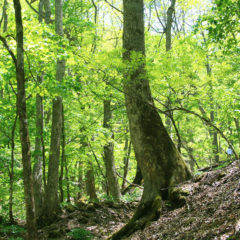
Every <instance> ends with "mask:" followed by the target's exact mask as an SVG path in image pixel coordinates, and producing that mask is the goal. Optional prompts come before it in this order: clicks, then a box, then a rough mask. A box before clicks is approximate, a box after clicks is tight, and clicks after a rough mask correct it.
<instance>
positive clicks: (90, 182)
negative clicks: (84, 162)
mask: <svg viewBox="0 0 240 240" xmlns="http://www.w3.org/2000/svg"><path fill="white" fill-rule="evenodd" d="M86 190H87V195H88V196H89V198H90V200H96V199H97V194H96V188H95V178H94V171H93V166H92V163H91V162H90V161H89V162H88V166H87V172H86Z"/></svg>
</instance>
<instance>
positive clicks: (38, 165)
mask: <svg viewBox="0 0 240 240" xmlns="http://www.w3.org/2000/svg"><path fill="white" fill-rule="evenodd" d="M42 78H43V75H42V76H38V82H39V83H41V82H42ZM42 138H43V103H42V97H41V96H40V94H37V96H36V136H35V154H34V161H35V162H34V167H33V193H34V201H35V202H34V203H35V216H36V221H37V223H38V222H39V221H40V219H39V218H40V216H41V215H42V204H43V191H42V164H43V163H42V162H43V148H42Z"/></svg>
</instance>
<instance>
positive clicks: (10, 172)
mask: <svg viewBox="0 0 240 240" xmlns="http://www.w3.org/2000/svg"><path fill="white" fill-rule="evenodd" d="M17 119H18V115H17V114H16V116H15V119H14V122H13V126H12V132H11V165H10V169H9V180H10V188H9V219H10V223H12V224H13V223H14V217H13V184H14V151H15V130H16V124H17Z"/></svg>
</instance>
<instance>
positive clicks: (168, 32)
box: [166, 0, 176, 51]
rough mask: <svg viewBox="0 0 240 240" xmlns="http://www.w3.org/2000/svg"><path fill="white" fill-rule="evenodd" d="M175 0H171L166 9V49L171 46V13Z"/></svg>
mask: <svg viewBox="0 0 240 240" xmlns="http://www.w3.org/2000/svg"><path fill="white" fill-rule="evenodd" d="M175 4H176V0H171V5H170V7H169V8H168V10H167V24H166V51H169V50H171V48H172V23H173V14H174V11H175Z"/></svg>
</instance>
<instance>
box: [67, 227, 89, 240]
mask: <svg viewBox="0 0 240 240" xmlns="http://www.w3.org/2000/svg"><path fill="white" fill-rule="evenodd" d="M68 236H70V237H72V238H73V239H77V240H91V239H92V237H93V235H92V233H91V232H90V231H88V230H85V229H82V228H73V229H72V230H71V232H70V233H68Z"/></svg>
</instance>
